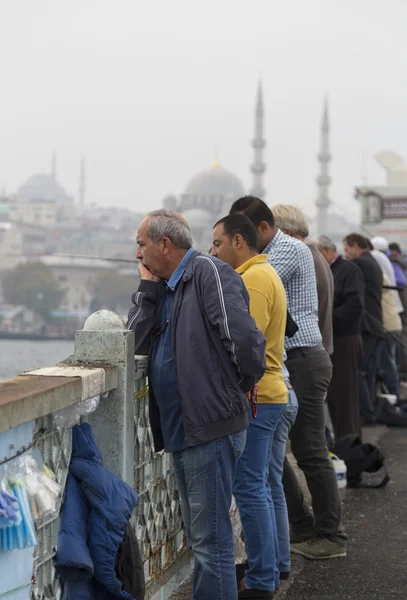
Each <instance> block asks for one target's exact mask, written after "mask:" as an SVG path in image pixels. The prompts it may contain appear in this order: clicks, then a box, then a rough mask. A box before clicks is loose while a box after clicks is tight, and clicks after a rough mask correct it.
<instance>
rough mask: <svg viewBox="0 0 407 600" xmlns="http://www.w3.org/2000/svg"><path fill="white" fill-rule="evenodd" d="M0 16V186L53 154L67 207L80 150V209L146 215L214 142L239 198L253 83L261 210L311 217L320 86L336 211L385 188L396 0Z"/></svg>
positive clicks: (7, 9)
mask: <svg viewBox="0 0 407 600" xmlns="http://www.w3.org/2000/svg"><path fill="white" fill-rule="evenodd" d="M0 18H1V22H2V35H1V37H0V53H1V57H2V58H1V64H2V70H1V72H2V86H1V87H2V94H1V100H0V106H1V110H0V187H2V186H5V187H6V189H7V192H8V193H11V192H14V191H15V190H16V189H17V188H18V186H19V185H21V184H22V183H23V182H24V181H25V180H26V179H27V178H28V177H29V176H30V175H32V174H34V173H37V172H50V169H51V154H52V150H53V149H55V150H56V151H57V154H58V166H57V176H58V180H59V181H60V183H61V184H62V185H63V186H64V188H65V189H66V191H67V192H68V193H69V194H71V195H74V196H75V198H77V196H78V184H79V165H80V157H81V155H82V154H83V155H84V156H85V157H86V162H87V194H86V200H87V202H88V203H91V202H96V203H98V204H101V205H120V206H125V207H131V208H133V209H134V210H138V211H143V210H147V209H152V208H156V207H158V206H160V204H161V201H162V198H163V196H165V195H166V194H167V193H176V194H179V193H182V192H183V190H184V188H185V186H186V184H187V182H188V180H189V179H190V178H191V177H192V176H193V175H194V174H195V173H196V172H197V171H200V170H202V169H204V168H206V167H208V166H209V165H210V164H211V162H212V160H213V158H214V148H215V147H216V148H217V153H218V156H219V160H220V163H221V165H222V166H224V167H225V168H227V169H229V170H231V171H233V172H234V173H235V174H236V175H238V176H239V177H240V179H241V180H242V181H243V183H244V185H245V187H246V188H247V189H248V188H249V187H250V184H251V174H250V172H249V166H250V164H251V162H252V151H251V147H250V142H251V139H252V136H253V125H254V116H253V114H254V104H255V94H256V87H257V81H258V78H259V76H260V75H261V77H262V80H263V86H264V97H265V118H266V138H267V148H266V153H265V155H266V163H267V172H266V178H265V184H266V189H267V197H266V200H267V202H269V203H270V204H273V203H280V202H287V203H293V204H297V205H298V206H300V207H302V208H304V209H305V210H306V211H307V212H308V213H313V211H314V208H313V207H314V201H315V198H316V195H317V189H316V184H315V178H316V176H317V174H318V163H317V158H316V155H317V153H318V151H319V127H320V120H321V114H322V103H323V97H324V94H325V92H327V93H328V96H329V106H330V121H331V152H332V155H333V160H332V162H331V175H332V177H333V185H332V186H331V198H332V200H333V201H334V202H335V203H336V204H338V205H340V206H342V207H343V208H344V209H345V210H346V211H349V212H350V213H351V214H353V215H357V214H358V212H359V205H358V203H357V202H356V201H355V200H353V189H352V188H353V186H355V185H357V184H360V183H362V175H365V176H366V174H368V177H369V182H370V183H381V182H384V180H385V174H384V171H383V170H382V168H381V167H379V166H378V165H376V163H375V162H374V160H373V158H372V156H373V154H375V153H376V152H379V151H380V150H393V151H395V152H398V153H400V154H401V155H402V156H403V157H404V158H406V159H407V137H406V135H405V130H406V124H407V123H406V121H407V119H406V115H405V112H406V108H405V106H406V105H407V83H406V82H405V81H404V74H405V71H406V56H407V41H406V36H405V25H406V23H407V3H406V2H404V1H403V0H354V1H351V0H342V1H341V0H308V1H307V2H303V1H302V0H264V1H262V0H218V1H217V2H216V1H214V0H206V1H205V2H201V1H199V0H155V1H154V2H149V3H145V2H140V1H139V0H116V2H113V1H111V0H80V1H79V0H69V1H68V0H49V1H46V0H35V2H32V1H30V0H13V2H9V1H7V0H0ZM363 155H365V157H366V159H365V161H364V160H363ZM367 158H368V160H367ZM363 162H365V166H363Z"/></svg>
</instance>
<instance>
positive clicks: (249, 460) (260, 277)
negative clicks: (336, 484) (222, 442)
mask: <svg viewBox="0 0 407 600" xmlns="http://www.w3.org/2000/svg"><path fill="white" fill-rule="evenodd" d="M256 246H257V232H256V229H255V227H254V225H253V224H252V222H251V221H250V219H248V217H246V216H245V215H242V214H239V213H236V214H233V215H228V216H227V217H225V218H223V219H221V220H220V221H219V222H218V223H216V225H215V227H214V230H213V245H212V249H211V254H212V255H213V256H217V257H218V258H219V259H220V260H223V261H224V262H227V263H228V264H229V265H231V266H232V267H233V268H234V269H236V271H237V272H238V273H240V275H241V276H242V279H243V281H244V283H245V285H246V288H247V290H248V292H249V295H250V313H251V315H252V317H253V318H254V319H255V321H256V325H257V327H258V328H259V329H260V330H261V331H262V333H263V335H264V336H265V338H266V371H265V374H264V376H263V378H262V379H261V380H260V382H259V384H258V395H257V400H258V406H257V416H256V417H254V415H253V414H251V411H249V429H248V433H247V441H246V448H245V450H244V452H243V454H242V456H241V458H240V460H239V461H238V464H237V471H236V478H235V484H234V488H233V494H234V496H235V499H236V503H237V506H238V508H239V512H240V518H241V521H242V526H243V531H244V535H245V540H246V548H247V556H248V570H247V571H246V573H245V577H244V578H243V580H242V581H241V583H240V589H239V596H238V597H239V599H240V598H253V599H254V598H256V599H257V598H272V597H273V595H274V592H275V590H276V589H277V587H278V585H279V569H278V537H277V526H276V519H275V514H274V506H273V501H272V497H271V492H270V486H269V485H268V479H269V467H270V463H271V460H272V458H273V460H274V461H275V459H276V458H277V457H274V456H273V457H272V448H273V437H274V433H275V431H276V428H277V424H278V422H279V420H280V417H281V415H282V414H283V412H284V409H285V407H286V405H287V398H288V390H287V386H286V384H285V381H284V375H283V372H282V368H283V352H284V333H285V326H286V316H287V301H286V295H285V290H284V286H283V284H282V282H281V280H280V278H279V276H278V275H277V273H276V271H275V270H274V269H273V267H272V266H271V265H270V264H269V263H268V261H267V256H265V255H262V254H260V255H259V254H257V250H256ZM283 458H284V457H283V456H280V457H279V460H280V461H282V460H283ZM280 467H281V469H280V472H282V464H281V465H280Z"/></svg>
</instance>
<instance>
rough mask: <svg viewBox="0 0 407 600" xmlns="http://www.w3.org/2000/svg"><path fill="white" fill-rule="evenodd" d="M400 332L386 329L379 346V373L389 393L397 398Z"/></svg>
mask: <svg viewBox="0 0 407 600" xmlns="http://www.w3.org/2000/svg"><path fill="white" fill-rule="evenodd" d="M400 338H401V332H398V331H387V332H386V334H385V336H384V339H383V340H382V341H381V342H380V346H379V351H378V352H379V363H378V369H379V375H380V377H381V378H382V379H383V381H384V384H385V386H386V387H387V389H388V390H389V393H390V394H394V395H395V396H397V399H399V396H400V374H399V364H398V359H399V346H400Z"/></svg>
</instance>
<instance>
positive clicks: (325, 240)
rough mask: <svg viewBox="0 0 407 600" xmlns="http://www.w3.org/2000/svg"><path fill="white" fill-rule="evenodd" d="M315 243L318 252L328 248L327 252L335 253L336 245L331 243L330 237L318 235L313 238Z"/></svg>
mask: <svg viewBox="0 0 407 600" xmlns="http://www.w3.org/2000/svg"><path fill="white" fill-rule="evenodd" d="M314 241H315V243H316V245H317V246H318V250H319V251H321V250H324V249H325V248H328V249H329V250H332V252H336V244H335V242H333V241H332V240H331V238H330V237H328V236H327V235H318V236H317V237H316V238H315V240H314Z"/></svg>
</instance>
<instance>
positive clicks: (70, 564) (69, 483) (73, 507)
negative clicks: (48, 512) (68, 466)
mask: <svg viewBox="0 0 407 600" xmlns="http://www.w3.org/2000/svg"><path fill="white" fill-rule="evenodd" d="M88 517H89V511H88V508H87V505H86V502H85V501H84V498H83V494H82V489H81V484H80V482H79V481H77V480H76V479H75V478H74V477H73V476H72V475H71V473H69V474H68V478H67V480H66V488H65V500H64V504H63V508H62V513H61V521H60V525H59V531H58V546H57V553H56V557H55V569H56V571H57V573H58V575H59V576H60V577H61V579H62V580H63V581H69V582H71V583H72V584H74V583H75V584H78V582H81V581H85V580H90V579H91V578H92V577H93V572H94V565H93V560H92V558H91V555H90V552H89V548H88ZM85 587H86V586H85ZM72 597H73V596H72ZM90 597H91V596H90Z"/></svg>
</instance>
